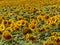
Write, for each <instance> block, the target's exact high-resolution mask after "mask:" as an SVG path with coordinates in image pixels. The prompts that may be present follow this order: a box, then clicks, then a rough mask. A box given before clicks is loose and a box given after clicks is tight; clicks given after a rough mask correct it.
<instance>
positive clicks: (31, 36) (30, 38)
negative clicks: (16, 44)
mask: <svg viewBox="0 0 60 45" xmlns="http://www.w3.org/2000/svg"><path fill="white" fill-rule="evenodd" d="M36 40H37V36H35V35H32V34H26V41H33V42H35V41H36Z"/></svg>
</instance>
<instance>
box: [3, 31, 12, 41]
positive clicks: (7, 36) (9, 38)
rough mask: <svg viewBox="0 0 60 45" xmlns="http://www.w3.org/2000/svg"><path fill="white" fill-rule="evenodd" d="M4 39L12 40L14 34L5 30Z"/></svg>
mask: <svg viewBox="0 0 60 45" xmlns="http://www.w3.org/2000/svg"><path fill="white" fill-rule="evenodd" d="M2 40H8V41H9V40H12V34H11V33H10V32H8V31H5V32H3V34H2Z"/></svg>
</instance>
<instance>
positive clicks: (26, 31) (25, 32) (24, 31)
mask: <svg viewBox="0 0 60 45" xmlns="http://www.w3.org/2000/svg"><path fill="white" fill-rule="evenodd" d="M22 32H23V35H26V34H27V33H29V34H31V33H32V31H31V30H30V29H29V28H25V29H24V30H23V31H22Z"/></svg>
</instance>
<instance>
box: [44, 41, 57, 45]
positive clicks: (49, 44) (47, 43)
mask: <svg viewBox="0 0 60 45" xmlns="http://www.w3.org/2000/svg"><path fill="white" fill-rule="evenodd" d="M44 45H57V43H56V42H52V41H46V42H44Z"/></svg>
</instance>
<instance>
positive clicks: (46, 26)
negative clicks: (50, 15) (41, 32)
mask: <svg viewBox="0 0 60 45" xmlns="http://www.w3.org/2000/svg"><path fill="white" fill-rule="evenodd" d="M43 28H44V29H45V30H50V29H51V27H50V26H49V25H44V26H43Z"/></svg>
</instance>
